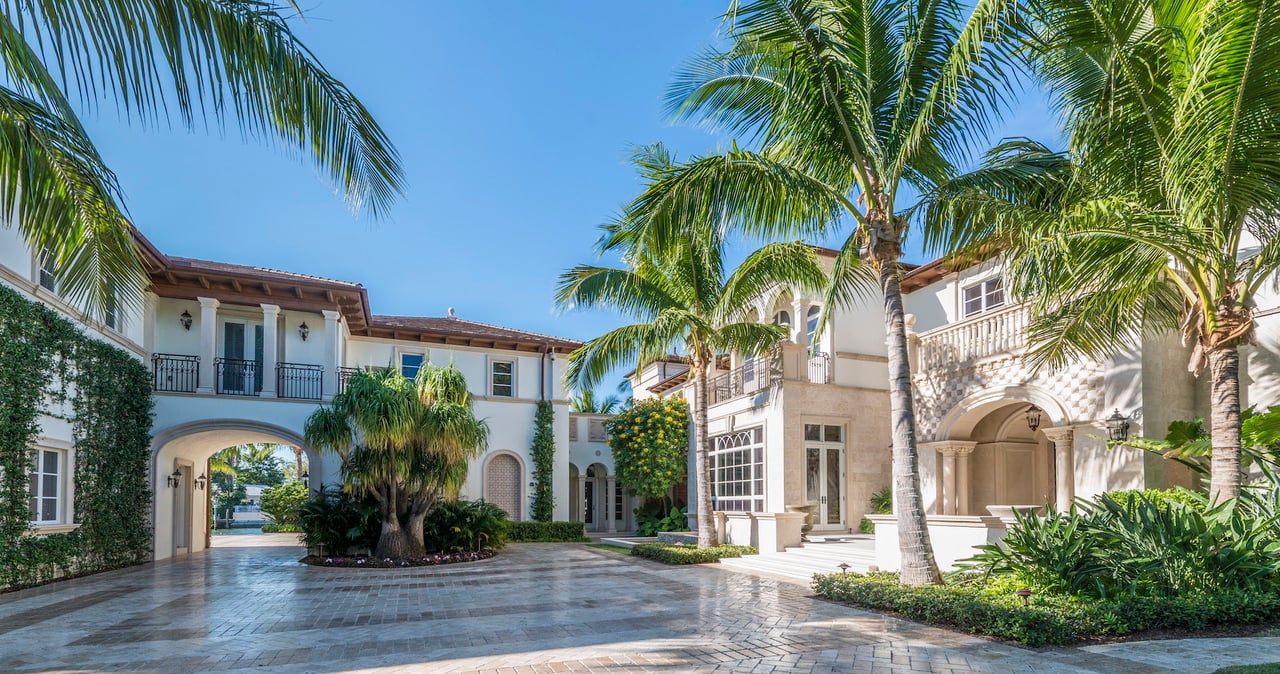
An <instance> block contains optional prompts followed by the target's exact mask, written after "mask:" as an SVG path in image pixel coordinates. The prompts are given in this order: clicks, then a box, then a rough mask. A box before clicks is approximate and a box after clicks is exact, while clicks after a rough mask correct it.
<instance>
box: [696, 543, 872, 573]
mask: <svg viewBox="0 0 1280 674" xmlns="http://www.w3.org/2000/svg"><path fill="white" fill-rule="evenodd" d="M875 563H876V541H875V537H873V536H868V535H865V534H850V535H840V536H811V537H810V539H809V541H808V542H805V543H802V544H801V545H800V546H799V547H795V548H787V550H786V552H779V553H774V554H772V555H769V554H765V555H747V556H745V557H736V558H730V559H722V560H720V565H721V566H727V567H730V568H733V569H745V570H751V571H759V572H761V573H771V574H774V575H778V576H787V577H789V578H798V579H802V580H809V579H810V578H813V574H815V573H839V572H840V565H841V564H848V565H849V571H851V572H858V573H865V572H866V571H867V567H869V566H871V565H874V564H875Z"/></svg>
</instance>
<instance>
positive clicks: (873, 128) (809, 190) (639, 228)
mask: <svg viewBox="0 0 1280 674" xmlns="http://www.w3.org/2000/svg"><path fill="white" fill-rule="evenodd" d="M1013 4H1014V3H1010V2H1007V1H1005V0H979V2H977V3H976V7H974V9H973V11H972V13H971V14H967V9H966V7H967V5H968V3H964V2H960V1H959V0H934V1H929V2H923V1H921V2H904V1H903V0H871V1H866V2H864V1H860V0H751V1H750V2H742V3H737V2H735V3H734V4H733V5H732V8H731V9H730V11H729V13H728V14H727V15H726V30H725V36H724V37H725V47H724V48H723V49H711V50H709V51H707V52H705V53H704V54H702V55H701V56H699V57H697V58H695V59H694V60H693V61H692V62H691V63H690V64H689V66H688V67H687V68H685V69H684V71H683V72H682V73H681V74H680V75H679V77H678V79H677V82H676V84H675V86H674V87H673V88H672V89H671V92H670V95H669V99H668V100H669V103H670V108H671V110H672V112H673V115H674V116H675V117H676V118H678V119H682V120H692V121H695V122H700V123H703V124H705V125H707V126H711V127H715V128H718V129H720V130H723V131H725V132H727V133H732V134H738V135H743V136H746V137H748V138H750V139H751V140H753V141H754V142H758V143H759V149H757V150H754V151H753V150H748V149H743V148H739V147H738V146H737V144H736V143H735V144H733V145H732V146H731V148H730V149H728V150H727V151H724V152H721V153H719V154H714V155H711V156H707V157H701V158H695V159H693V160H692V161H689V162H686V163H684V164H682V165H680V166H678V167H669V168H666V169H664V170H662V171H660V172H659V175H658V176H657V178H656V179H655V180H652V181H651V182H650V185H649V186H648V189H647V190H646V191H645V192H644V193H643V194H642V195H641V196H640V197H639V198H637V199H636V200H634V201H633V202H632V203H631V204H630V205H629V206H628V208H627V209H626V210H625V211H624V213H623V215H622V218H621V223H620V225H619V227H618V228H617V232H616V233H615V234H614V236H613V240H612V242H609V243H612V244H614V245H623V244H626V245H630V246H633V247H634V245H635V244H634V243H633V242H631V240H634V239H640V240H642V241H646V242H649V244H650V245H655V246H663V245H666V242H669V241H674V240H679V239H681V238H683V237H685V236H687V234H688V232H689V230H690V229H691V228H697V227H699V226H705V225H708V224H709V225H711V226H714V227H717V228H728V229H732V230H738V231H745V232H747V233H749V234H753V235H761V236H779V235H786V236H802V237H803V236H809V235H813V234H824V233H829V232H831V231H833V230H835V229H836V228H838V227H841V226H842V225H845V224H847V225H849V226H850V231H849V232H848V235H847V237H846V238H845V241H844V243H843V245H842V246H841V249H840V253H839V255H838V256H837V258H836V261H835V268H834V271H833V274H832V283H831V286H830V288H829V290H828V293H827V301H826V303H825V306H824V310H825V312H826V316H825V317H824V319H823V320H822V321H821V323H820V325H826V323H827V319H828V318H829V317H830V315H831V312H832V311H834V310H835V309H836V308H838V307H840V306H844V305H848V304H850V303H851V302H853V301H854V300H855V299H857V298H858V297H859V296H860V295H864V294H870V293H873V292H874V290H871V289H873V288H876V287H877V286H878V288H879V291H880V294H881V296H882V297H883V300H884V305H883V306H884V315H885V328H886V332H887V334H888V344H889V349H888V354H889V366H888V371H889V395H890V409H891V419H890V424H891V427H892V432H893V471H894V490H895V494H896V497H897V501H898V504H899V507H898V520H899V522H898V523H899V527H898V530H899V540H900V547H901V551H902V560H903V561H902V580H903V582H905V583H909V584H921V583H937V582H940V580H941V577H940V575H939V573H938V569H937V564H936V563H935V562H934V559H933V551H932V548H931V547H930V545H929V535H928V529H927V527H926V526H925V515H924V503H923V498H922V497H921V494H920V479H919V469H918V452H917V449H916V437H915V415H914V409H913V404H912V398H911V393H912V392H911V377H910V366H909V363H908V361H907V337H906V323H905V317H904V311H903V305H902V292H901V288H900V286H899V281H900V275H901V272H902V266H901V264H900V262H899V260H900V258H901V256H902V246H903V241H904V238H905V236H906V234H907V230H908V224H909V221H908V218H907V217H906V215H905V213H906V212H905V211H904V210H903V209H900V208H899V206H900V203H899V202H900V199H901V198H902V195H903V194H904V190H910V189H913V188H914V189H916V190H927V189H928V188H929V187H930V186H931V185H933V184H935V183H936V182H938V181H941V180H943V179H945V178H947V177H949V176H950V175H951V174H952V173H953V171H952V164H953V161H954V160H955V158H957V157H960V156H962V155H963V154H964V153H965V150H966V144H967V143H968V142H969V140H970V139H972V138H975V137H979V136H980V135H981V133H982V132H983V131H984V130H985V129H986V123H987V121H988V119H989V117H988V115H989V112H990V111H991V110H992V109H994V107H995V104H996V103H997V102H999V99H1000V96H1001V94H1003V93H1005V92H1006V91H1007V89H1006V87H1008V86H1009V83H1010V80H1009V79H1008V78H1007V77H1005V76H1004V74H1003V72H1002V69H1003V68H1005V67H1006V66H1007V65H1008V64H1009V62H1010V61H1009V57H1008V56H1007V54H1006V53H1005V52H1004V51H1002V50H999V49H995V48H992V47H991V46H988V45H986V44H985V43H984V40H985V38H988V37H990V36H992V35H997V34H998V33H999V32H1000V31H1001V30H1002V28H1003V21H1004V17H1005V14H1006V13H1008V12H1009V11H1010V7H1009V6H1011V5H1013ZM995 46H996V47H999V46H1001V44H1000V43H999V42H996V43H995ZM979 57H981V58H979ZM609 243H607V244H606V245H609Z"/></svg>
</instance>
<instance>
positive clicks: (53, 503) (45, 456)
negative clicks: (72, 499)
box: [27, 449, 66, 524]
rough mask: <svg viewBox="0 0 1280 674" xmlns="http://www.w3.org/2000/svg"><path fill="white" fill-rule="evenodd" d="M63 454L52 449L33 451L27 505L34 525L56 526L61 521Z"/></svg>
mask: <svg viewBox="0 0 1280 674" xmlns="http://www.w3.org/2000/svg"><path fill="white" fill-rule="evenodd" d="M64 459H65V454H64V453H63V452H60V451H58V450H54V449H38V450H36V451H35V459H34V465H32V467H31V485H30V486H31V489H30V492H29V495H28V499H27V505H28V506H29V509H30V511H31V521H32V522H33V523H35V524H58V523H59V522H60V521H61V520H62V475H63V472H64V470H65V468H64V464H65V463H66V461H65V460H64Z"/></svg>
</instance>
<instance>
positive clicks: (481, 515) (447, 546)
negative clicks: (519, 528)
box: [423, 501, 511, 552]
mask: <svg viewBox="0 0 1280 674" xmlns="http://www.w3.org/2000/svg"><path fill="white" fill-rule="evenodd" d="M510 529H511V522H509V521H508V520H507V512H506V511H505V510H503V509H502V508H499V507H498V506H496V505H494V504H492V503H488V502H486V501H452V502H444V503H440V504H438V505H437V506H436V507H435V508H432V509H431V512H429V513H427V519H426V520H425V521H424V522H423V539H424V540H425V541H426V544H427V549H428V550H433V551H435V550H439V551H440V552H462V551H478V550H482V549H484V548H490V549H493V550H499V549H501V548H502V546H504V545H506V544H507V537H508V535H509V532H510Z"/></svg>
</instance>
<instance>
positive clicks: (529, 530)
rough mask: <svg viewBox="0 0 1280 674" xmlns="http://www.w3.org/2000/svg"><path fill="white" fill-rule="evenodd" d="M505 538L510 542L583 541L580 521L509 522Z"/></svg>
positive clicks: (584, 537) (584, 540)
mask: <svg viewBox="0 0 1280 674" xmlns="http://www.w3.org/2000/svg"><path fill="white" fill-rule="evenodd" d="M507 540H508V541H510V542H512V543H585V542H587V541H589V540H591V539H589V538H587V534H586V530H585V529H584V525H583V523H582V522H511V523H510V528H509V529H508V530H507Z"/></svg>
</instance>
